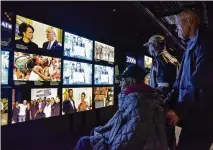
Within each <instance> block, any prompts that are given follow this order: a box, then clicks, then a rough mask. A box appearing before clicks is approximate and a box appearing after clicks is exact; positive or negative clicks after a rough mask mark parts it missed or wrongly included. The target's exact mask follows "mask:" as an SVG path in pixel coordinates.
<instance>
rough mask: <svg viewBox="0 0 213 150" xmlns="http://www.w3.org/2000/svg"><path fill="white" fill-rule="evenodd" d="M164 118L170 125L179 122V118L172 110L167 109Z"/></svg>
mask: <svg viewBox="0 0 213 150" xmlns="http://www.w3.org/2000/svg"><path fill="white" fill-rule="evenodd" d="M166 118H167V119H168V120H169V124H170V125H172V126H176V125H177V123H178V122H179V118H178V116H177V114H176V113H175V112H174V111H173V110H169V111H168V112H167V113H166Z"/></svg>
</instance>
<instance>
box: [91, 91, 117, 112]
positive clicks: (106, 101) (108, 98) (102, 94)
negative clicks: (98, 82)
mask: <svg viewBox="0 0 213 150" xmlns="http://www.w3.org/2000/svg"><path fill="white" fill-rule="evenodd" d="M94 100H95V108H101V107H107V106H111V105H114V88H113V87H95V88H94Z"/></svg>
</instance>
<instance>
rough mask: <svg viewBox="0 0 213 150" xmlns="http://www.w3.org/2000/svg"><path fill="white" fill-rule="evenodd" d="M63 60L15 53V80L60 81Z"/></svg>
mask: <svg viewBox="0 0 213 150" xmlns="http://www.w3.org/2000/svg"><path fill="white" fill-rule="evenodd" d="M60 77H61V59H60V58H54V57H48V56H39V55H35V54H26V53H22V52H14V71H13V79H14V80H24V81H60Z"/></svg>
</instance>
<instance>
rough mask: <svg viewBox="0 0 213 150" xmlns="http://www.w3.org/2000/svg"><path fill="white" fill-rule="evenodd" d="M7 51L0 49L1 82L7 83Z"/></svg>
mask: <svg viewBox="0 0 213 150" xmlns="http://www.w3.org/2000/svg"><path fill="white" fill-rule="evenodd" d="M8 70H9V52H7V51H1V71H2V74H1V84H8Z"/></svg>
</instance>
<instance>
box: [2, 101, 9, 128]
mask: <svg viewBox="0 0 213 150" xmlns="http://www.w3.org/2000/svg"><path fill="white" fill-rule="evenodd" d="M7 123H8V99H7V98H4V97H1V125H7Z"/></svg>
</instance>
